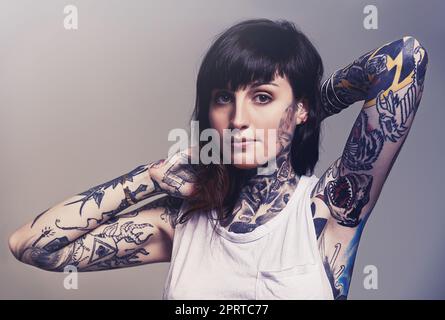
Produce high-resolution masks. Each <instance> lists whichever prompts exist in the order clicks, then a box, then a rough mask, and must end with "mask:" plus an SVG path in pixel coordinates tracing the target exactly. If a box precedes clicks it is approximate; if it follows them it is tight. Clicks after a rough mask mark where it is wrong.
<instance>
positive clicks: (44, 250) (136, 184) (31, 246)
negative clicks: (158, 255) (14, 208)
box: [10, 165, 162, 268]
mask: <svg viewBox="0 0 445 320" xmlns="http://www.w3.org/2000/svg"><path fill="white" fill-rule="evenodd" d="M161 193H162V191H161V190H160V189H159V188H157V187H156V186H155V185H154V184H153V182H152V180H151V178H150V176H149V173H148V165H141V166H138V167H137V168H135V169H134V170H132V171H130V172H128V173H126V174H124V175H122V176H120V177H117V178H115V179H113V180H110V181H108V182H105V183H102V184H99V185H97V186H95V187H92V188H90V189H88V190H87V191H84V192H81V193H79V194H77V195H75V196H73V197H70V198H68V199H66V200H65V201H62V202H61V203H59V204H57V205H55V206H53V207H51V208H49V209H47V210H45V211H44V212H42V213H41V214H39V215H38V216H37V217H36V218H35V219H34V221H32V222H30V223H28V224H26V225H24V226H23V227H21V228H20V229H19V230H17V231H16V232H15V233H14V236H13V237H11V238H14V239H15V240H14V241H11V239H10V247H11V251H12V252H13V254H14V255H15V256H16V257H17V258H18V259H20V260H22V259H27V262H34V263H35V264H36V265H37V266H42V267H43V266H45V265H47V266H48V267H50V268H52V267H51V266H52V265H53V264H55V262H56V261H59V260H60V259H63V258H64V257H61V256H60V254H62V253H63V252H65V251H60V249H62V248H63V247H66V246H68V245H69V246H70V247H73V246H76V245H79V243H81V242H84V241H86V240H88V239H90V238H91V237H93V236H92V235H89V236H86V238H84V239H83V240H82V236H84V235H85V234H87V233H88V232H90V231H91V230H93V229H96V228H97V227H98V226H100V225H102V224H104V223H106V222H107V221H108V220H110V219H113V218H114V217H116V216H117V215H118V214H119V213H122V211H124V210H125V209H127V208H129V207H131V206H132V205H134V204H136V203H138V202H139V201H141V200H143V199H146V198H148V197H151V196H154V195H157V194H161ZM139 227H140V228H143V229H144V230H145V229H147V230H148V228H149V226H145V225H144V226H143V227H141V226H139ZM131 228H132V230H137V228H134V227H131ZM119 230H120V229H118V230H116V231H115V232H114V233H113V234H119V232H118V231H119ZM107 234H109V233H107ZM110 239H111V238H110ZM74 241H77V242H74ZM103 248H105V246H104V247H103ZM65 253H66V252H65ZM26 257H27V258H26Z"/></svg>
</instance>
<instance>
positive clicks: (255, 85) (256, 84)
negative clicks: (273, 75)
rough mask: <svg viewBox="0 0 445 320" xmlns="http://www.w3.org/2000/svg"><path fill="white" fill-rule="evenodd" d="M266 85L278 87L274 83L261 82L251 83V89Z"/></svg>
mask: <svg viewBox="0 0 445 320" xmlns="http://www.w3.org/2000/svg"><path fill="white" fill-rule="evenodd" d="M266 84H269V85H272V86H276V87H279V85H278V84H276V83H274V82H261V81H257V82H254V83H252V85H251V88H256V87H259V86H262V85H266Z"/></svg>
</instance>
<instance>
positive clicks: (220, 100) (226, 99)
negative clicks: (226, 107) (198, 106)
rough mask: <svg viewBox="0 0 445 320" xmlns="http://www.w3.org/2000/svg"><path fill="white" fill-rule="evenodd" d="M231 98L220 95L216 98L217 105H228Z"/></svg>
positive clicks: (227, 95)
mask: <svg viewBox="0 0 445 320" xmlns="http://www.w3.org/2000/svg"><path fill="white" fill-rule="evenodd" d="M230 98H231V97H230V95H229V94H227V93H220V94H217V95H216V96H215V103H216V104H226V103H228V102H230Z"/></svg>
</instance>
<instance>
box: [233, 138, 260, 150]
mask: <svg viewBox="0 0 445 320" xmlns="http://www.w3.org/2000/svg"><path fill="white" fill-rule="evenodd" d="M255 142H257V140H244V139H243V140H235V141H232V146H234V147H238V148H243V147H249V146H252V145H253V144H254V143H255Z"/></svg>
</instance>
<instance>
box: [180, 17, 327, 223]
mask: <svg viewBox="0 0 445 320" xmlns="http://www.w3.org/2000/svg"><path fill="white" fill-rule="evenodd" d="M276 74H279V75H280V76H282V77H287V79H288V80H289V83H290V85H291V87H292V91H293V95H294V99H299V98H306V99H307V100H308V106H309V107H308V109H309V110H308V119H307V121H306V122H305V123H303V124H301V125H298V126H296V128H295V133H294V138H293V140H292V145H291V162H292V167H293V169H294V170H295V172H296V173H297V175H299V176H301V175H308V174H309V175H312V174H313V171H314V167H315V165H316V163H317V162H318V157H319V144H320V124H321V121H322V118H321V117H322V115H321V103H320V94H319V92H320V82H321V79H322V76H323V63H322V60H321V57H320V55H319V54H318V52H317V50H316V49H315V47H314V46H313V45H312V43H311V42H310V41H309V39H308V38H307V37H306V36H305V35H304V34H303V33H302V32H301V31H299V30H298V29H297V28H296V27H295V25H294V24H293V23H292V22H289V21H286V20H278V21H271V20H268V19H253V20H247V21H242V22H240V23H237V24H235V25H233V26H232V27H230V28H229V29H227V30H225V31H224V32H222V33H221V34H220V35H218V36H217V39H216V40H215V42H214V43H213V44H212V46H211V47H210V48H209V50H208V51H207V53H206V55H205V57H204V59H203V61H202V64H201V67H200V69H199V73H198V78H197V83H196V102H195V109H194V112H193V114H192V118H191V120H195V121H199V131H200V132H199V133H200V134H201V132H202V131H203V130H205V129H207V128H210V123H209V117H208V115H209V107H210V102H211V101H210V100H211V92H212V90H213V89H215V88H231V90H238V89H239V88H244V87H246V86H247V85H249V84H250V83H252V82H254V81H264V82H270V81H272V80H273V79H274V77H275V75H276ZM205 143H206V142H200V147H199V149H201V148H202V146H203V145H204V144H205ZM220 163H221V164H209V165H203V164H199V165H195V166H196V167H195V168H196V171H197V177H198V183H197V187H196V193H195V197H193V199H192V200H190V201H189V204H190V206H189V207H188V208H187V210H186V211H185V212H184V213H183V215H182V216H181V219H180V222H181V223H182V222H184V221H185V220H186V218H187V216H188V215H189V214H190V213H191V212H193V211H195V210H205V211H210V210H213V209H214V210H215V211H216V212H217V217H218V219H219V220H221V219H223V218H224V217H226V215H227V214H229V213H230V212H232V210H233V207H234V205H235V203H236V200H237V199H238V196H239V192H240V187H241V184H242V183H241V182H242V180H243V179H244V178H245V177H246V175H248V174H249V172H248V171H249V170H240V169H237V168H235V167H234V166H232V165H229V164H222V161H221V162H220Z"/></svg>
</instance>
